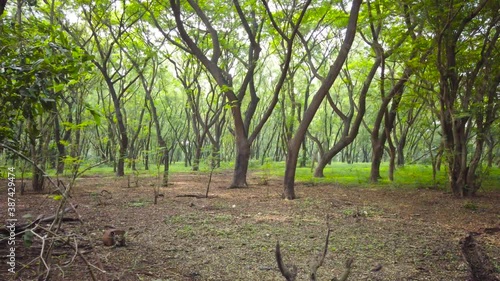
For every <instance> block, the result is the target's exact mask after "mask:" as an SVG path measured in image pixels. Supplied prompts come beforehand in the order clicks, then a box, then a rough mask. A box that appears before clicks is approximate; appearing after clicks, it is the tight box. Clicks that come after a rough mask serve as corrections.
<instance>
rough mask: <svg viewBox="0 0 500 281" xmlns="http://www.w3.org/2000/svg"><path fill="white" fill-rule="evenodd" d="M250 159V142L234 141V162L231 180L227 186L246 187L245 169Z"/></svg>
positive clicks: (246, 169)
mask: <svg viewBox="0 0 500 281" xmlns="http://www.w3.org/2000/svg"><path fill="white" fill-rule="evenodd" d="M249 161H250V144H249V143H248V141H246V139H245V140H240V141H237V142H236V162H235V163H234V173H233V182H232V183H231V185H230V186H229V188H239V187H247V186H248V184H247V171H248V164H249Z"/></svg>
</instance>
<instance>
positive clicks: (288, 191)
mask: <svg viewBox="0 0 500 281" xmlns="http://www.w3.org/2000/svg"><path fill="white" fill-rule="evenodd" d="M298 157H299V154H298V149H295V148H294V147H293V146H290V147H289V148H288V150H287V156H286V170H285V179H284V180H285V190H284V191H283V195H282V198H283V199H287V200H293V199H295V198H296V197H295V172H296V169H295V167H296V166H297V160H298ZM290 167H293V168H290Z"/></svg>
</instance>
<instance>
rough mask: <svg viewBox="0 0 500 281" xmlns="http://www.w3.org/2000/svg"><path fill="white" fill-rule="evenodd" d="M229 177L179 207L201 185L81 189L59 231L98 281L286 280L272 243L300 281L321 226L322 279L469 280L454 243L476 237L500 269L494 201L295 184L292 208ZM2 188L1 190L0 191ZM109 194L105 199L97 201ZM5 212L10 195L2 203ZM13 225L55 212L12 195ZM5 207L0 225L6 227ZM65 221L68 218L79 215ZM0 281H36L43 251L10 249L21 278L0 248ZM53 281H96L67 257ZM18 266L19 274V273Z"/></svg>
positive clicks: (58, 254) (102, 182) (271, 187)
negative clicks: (112, 233) (346, 273)
mask: <svg viewBox="0 0 500 281" xmlns="http://www.w3.org/2000/svg"><path fill="white" fill-rule="evenodd" d="M230 178H231V173H230V172H222V173H218V174H214V177H213V179H212V185H211V190H210V193H209V199H204V198H202V199H198V198H195V197H176V196H177V195H186V194H191V195H201V194H204V193H205V188H206V184H207V181H208V175H206V174H201V173H196V174H194V173H193V174H175V175H172V177H171V183H172V185H171V186H169V187H167V188H162V189H161V192H162V193H163V194H164V195H165V196H164V197H162V198H159V201H158V204H156V205H154V204H153V186H155V185H156V184H158V181H157V179H155V178H140V180H139V186H138V187H132V188H128V187H127V179H126V178H123V179H122V178H120V179H118V178H114V177H86V178H82V179H79V180H78V181H77V185H76V187H75V190H74V193H73V195H72V199H71V202H73V203H74V204H78V208H77V210H78V213H79V215H81V217H82V219H83V224H80V223H78V222H77V223H75V222H65V223H64V224H63V226H62V231H63V233H64V234H66V235H68V236H71V237H74V239H73V238H71V240H70V241H72V242H71V243H73V244H74V243H75V241H76V243H77V244H78V247H79V249H80V250H82V251H84V252H85V254H84V256H85V257H86V259H87V260H88V261H89V262H90V263H92V264H93V265H94V266H95V267H98V268H100V269H102V270H103V271H105V272H100V271H99V270H97V269H95V268H93V269H92V270H93V272H94V274H95V276H96V279H97V280H120V281H121V280H221V281H222V280H284V279H283V277H281V274H280V272H279V271H278V269H277V265H276V261H275V256H274V249H275V245H276V241H278V240H279V241H280V244H281V250H282V254H283V258H284V261H285V263H286V264H295V265H296V266H297V267H298V269H299V275H298V280H308V277H307V274H308V272H309V264H310V262H311V260H312V259H313V258H314V257H315V256H316V255H317V254H318V253H319V252H320V251H321V250H322V248H323V246H324V243H325V242H324V239H325V235H326V228H327V226H326V217H327V215H328V217H329V221H330V226H331V228H332V234H331V237H330V241H329V247H328V254H327V256H326V260H325V263H324V265H323V266H322V267H321V268H320V269H319V270H318V276H319V280H331V279H332V278H333V277H340V275H341V274H342V272H343V265H344V263H345V261H346V260H347V259H348V258H349V257H353V258H354V265H353V269H352V273H351V278H350V279H349V280H450V281H452V280H468V278H469V268H468V265H467V263H466V262H465V259H464V258H463V257H462V254H461V251H460V244H459V241H460V239H462V238H463V237H465V236H466V235H467V234H468V233H469V232H475V233H477V236H476V239H477V241H478V242H479V243H481V245H482V247H483V248H484V249H485V251H486V253H487V254H488V255H489V257H490V259H491V261H492V263H493V264H494V266H495V267H496V271H497V273H498V272H499V269H500V232H498V231H495V229H497V228H499V227H500V204H499V202H500V193H499V192H498V191H497V192H491V193H481V194H480V195H479V196H478V197H475V198H473V199H469V200H459V199H455V198H453V197H452V196H451V195H450V194H448V193H445V192H443V191H435V190H415V189H387V188H385V189H382V188H376V189H367V188H345V187H340V186H335V185H332V184H316V185H305V184H300V183H299V184H297V188H296V191H297V195H298V199H297V200H293V201H285V200H282V199H281V197H280V194H281V189H282V184H281V180H280V179H271V180H269V181H267V183H266V184H265V185H263V184H261V183H259V182H260V178H259V177H257V176H251V177H250V178H249V183H250V187H249V188H245V189H226V187H227V186H228V185H229V181H230ZM0 184H1V185H2V186H6V183H5V182H0ZM103 190H106V191H108V192H110V194H111V198H110V197H109V196H108V197H106V198H105V197H104V196H100V195H99V194H101V191H103ZM0 200H1V202H2V203H1V204H2V206H4V202H7V199H6V192H3V193H2V194H0ZM16 203H17V207H16V212H17V213H16V215H17V217H18V218H19V220H20V222H19V223H21V222H23V221H26V219H24V218H22V216H23V215H25V214H31V215H32V216H33V217H37V216H38V215H39V214H46V215H50V214H53V213H54V210H55V208H56V206H57V203H58V202H57V201H54V200H53V199H51V198H48V196H47V195H41V194H32V193H31V194H26V195H23V196H20V195H19V194H18V195H17V202H16ZM4 210H5V208H4V207H2V212H1V214H0V220H1V221H5V220H6V219H7V217H6V211H4ZM68 216H73V217H75V216H76V215H75V214H71V215H68ZM111 227H114V228H118V229H123V230H125V231H127V234H126V240H127V241H126V246H125V247H115V248H113V247H105V246H104V245H103V243H102V241H101V237H102V235H103V233H104V231H105V230H106V229H109V228H111ZM0 243H1V244H2V246H0V254H1V259H2V260H0V261H1V264H0V270H1V271H0V280H33V279H35V278H36V270H37V268H38V261H39V260H35V262H33V263H31V264H30V262H31V261H33V259H35V258H36V257H37V256H38V255H39V252H40V249H41V243H40V240H39V239H36V238H35V241H34V243H33V245H32V246H31V247H30V248H27V247H25V246H23V245H22V241H21V239H18V240H17V244H16V245H17V248H16V258H17V262H18V264H17V267H16V271H17V272H18V274H19V276H17V278H15V277H13V276H12V275H10V274H8V273H7V266H6V260H5V255H6V248H7V247H4V246H3V245H4V244H5V240H4V241H3V242H0ZM54 253H55V256H54V260H53V261H52V264H53V269H52V272H51V276H50V277H51V278H50V280H92V279H91V276H90V274H89V271H88V269H87V268H86V266H85V263H83V262H82V260H81V259H80V258H79V257H76V258H75V257H74V251H73V250H72V249H71V248H70V247H69V246H67V245H66V246H64V245H61V246H58V247H56V248H55V249H54ZM22 265H25V266H24V268H23V266H22Z"/></svg>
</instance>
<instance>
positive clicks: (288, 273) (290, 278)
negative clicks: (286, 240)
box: [275, 241, 297, 281]
mask: <svg viewBox="0 0 500 281" xmlns="http://www.w3.org/2000/svg"><path fill="white" fill-rule="evenodd" d="M275 254H276V262H277V263H278V268H279V270H280V272H281V275H283V277H285V279H286V281H294V280H295V278H297V267H296V266H295V265H292V268H291V269H288V268H287V267H286V266H285V264H284V263H283V257H282V256H281V250H280V242H279V241H278V242H276V252H275Z"/></svg>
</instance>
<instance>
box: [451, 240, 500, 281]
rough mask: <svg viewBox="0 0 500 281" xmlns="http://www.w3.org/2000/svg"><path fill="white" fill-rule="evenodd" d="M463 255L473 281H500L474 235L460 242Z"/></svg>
mask: <svg viewBox="0 0 500 281" xmlns="http://www.w3.org/2000/svg"><path fill="white" fill-rule="evenodd" d="M460 244H462V253H463V254H464V256H465V259H466V260H467V263H468V264H469V267H470V269H471V275H472V279H471V281H499V279H498V277H496V276H495V267H494V266H493V263H492V262H491V261H490V259H489V258H488V256H487V255H486V253H484V250H483V249H482V248H481V246H480V245H479V244H478V243H477V242H476V240H475V239H474V236H472V234H469V235H467V236H466V237H465V238H464V239H462V240H461V241H460Z"/></svg>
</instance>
